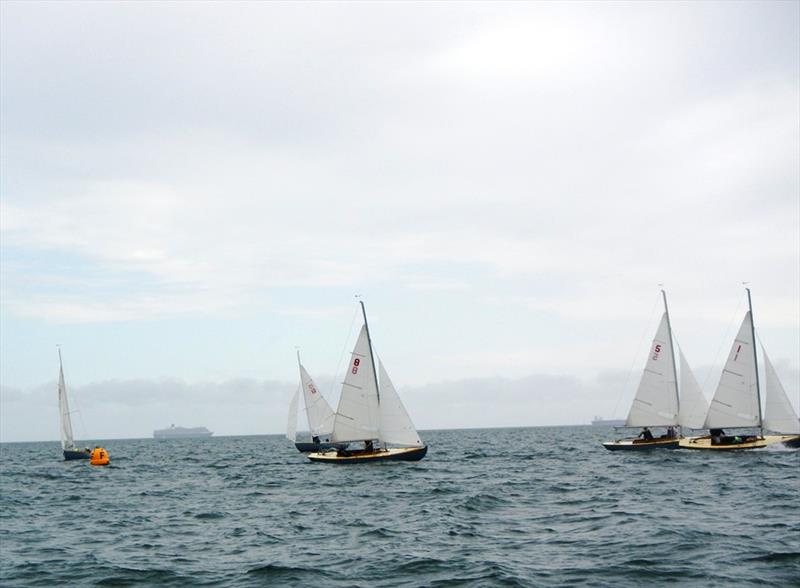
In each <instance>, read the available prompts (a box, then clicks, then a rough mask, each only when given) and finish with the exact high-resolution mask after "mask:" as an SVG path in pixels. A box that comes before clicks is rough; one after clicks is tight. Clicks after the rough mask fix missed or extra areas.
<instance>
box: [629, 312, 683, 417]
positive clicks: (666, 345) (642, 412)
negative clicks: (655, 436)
mask: <svg viewBox="0 0 800 588" xmlns="http://www.w3.org/2000/svg"><path fill="white" fill-rule="evenodd" d="M677 417H678V390H677V382H675V375H674V369H673V353H672V342H671V341H670V333H669V325H668V324H667V313H666V312H665V313H664V314H663V315H662V317H661V323H660V324H659V326H658V330H657V331H656V335H655V338H654V339H653V343H652V344H651V346H650V353H649V355H648V357H647V364H646V365H645V368H644V371H643V372H642V379H641V380H640V381H639V388H638V389H637V391H636V397H635V398H634V399H633V403H632V404H631V409H630V412H629V413H628V418H627V420H626V421H625V426H627V427H644V426H648V427H649V426H669V425H675V424H677Z"/></svg>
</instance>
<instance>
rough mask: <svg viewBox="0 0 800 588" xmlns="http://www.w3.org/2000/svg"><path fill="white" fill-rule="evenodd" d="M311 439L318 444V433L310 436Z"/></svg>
mask: <svg viewBox="0 0 800 588" xmlns="http://www.w3.org/2000/svg"><path fill="white" fill-rule="evenodd" d="M311 440H312V441H313V442H314V445H319V436H318V435H314V436H313V437H311Z"/></svg>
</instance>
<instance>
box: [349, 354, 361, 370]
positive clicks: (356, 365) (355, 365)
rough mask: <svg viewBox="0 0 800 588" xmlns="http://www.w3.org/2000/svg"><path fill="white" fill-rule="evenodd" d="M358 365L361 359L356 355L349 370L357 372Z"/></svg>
mask: <svg viewBox="0 0 800 588" xmlns="http://www.w3.org/2000/svg"><path fill="white" fill-rule="evenodd" d="M359 365H361V360H360V359H359V358H357V357H356V358H355V359H354V360H353V369H352V370H350V371H351V372H353V373H354V374H357V373H358V366H359Z"/></svg>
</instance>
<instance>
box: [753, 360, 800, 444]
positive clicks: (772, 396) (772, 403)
mask: <svg viewBox="0 0 800 588" xmlns="http://www.w3.org/2000/svg"><path fill="white" fill-rule="evenodd" d="M761 352H762V354H763V357H764V368H765V371H766V375H767V377H766V382H765V388H766V390H765V392H766V397H767V398H766V406H765V407H764V428H765V429H769V430H770V431H775V432H776V433H787V434H800V421H799V420H798V419H797V413H795V411H794V408H793V407H792V404H791V402H789V398H788V397H787V396H786V391H785V390H784V389H783V384H781V381H780V379H778V373H777V372H776V371H775V368H774V367H773V366H772V362H771V361H770V360H769V357H767V352H766V350H765V349H764V346H763V345H762V346H761Z"/></svg>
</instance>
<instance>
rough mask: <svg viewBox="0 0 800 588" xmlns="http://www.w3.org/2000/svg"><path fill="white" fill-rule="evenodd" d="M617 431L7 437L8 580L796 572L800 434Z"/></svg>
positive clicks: (747, 580)
mask: <svg viewBox="0 0 800 588" xmlns="http://www.w3.org/2000/svg"><path fill="white" fill-rule="evenodd" d="M609 434H610V431H609V430H608V429H600V428H592V427H574V428H567V427H564V428H528V429H500V430H469V431H432V432H427V433H424V437H425V439H426V441H427V442H428V444H429V446H430V450H429V453H428V457H427V458H426V459H424V460H423V461H421V462H417V463H389V464H371V465H358V466H349V467H348V466H331V465H325V464H311V463H308V462H306V460H305V458H304V457H303V456H302V455H300V454H299V453H297V452H296V451H295V450H294V448H293V447H292V446H291V445H290V444H289V443H288V442H287V441H286V440H285V439H283V438H281V437H278V436H265V437H228V438H212V439H208V440H181V441H156V440H149V439H147V440H125V441H107V442H104V445H105V447H106V448H107V449H108V450H109V452H110V454H111V458H112V466H111V467H108V468H93V467H91V466H89V465H88V463H86V462H64V461H61V459H60V451H59V447H58V445H57V444H55V443H30V444H5V445H2V446H1V447H0V584H2V585H3V586H80V585H107V586H126V585H133V584H139V585H171V586H267V585H269V586H303V587H308V586H312V587H313V586H323V587H327V586H348V587H350V586H363V587H373V586H481V587H483V586H641V585H660V584H675V585H681V586H684V585H687V586H691V585H703V586H760V587H762V586H800V467H799V466H800V452H798V451H790V450H785V449H772V448H768V449H765V450H760V451H752V452H737V453H732V454H724V455H717V454H708V453H706V452H689V451H681V450H675V451H658V452H650V453H636V454H632V453H622V452H614V453H612V452H609V451H606V450H604V449H603V448H602V447H601V446H600V444H599V443H600V442H601V441H602V440H604V439H606V438H607V437H608V436H609Z"/></svg>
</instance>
